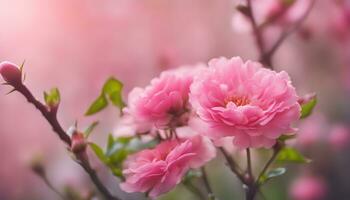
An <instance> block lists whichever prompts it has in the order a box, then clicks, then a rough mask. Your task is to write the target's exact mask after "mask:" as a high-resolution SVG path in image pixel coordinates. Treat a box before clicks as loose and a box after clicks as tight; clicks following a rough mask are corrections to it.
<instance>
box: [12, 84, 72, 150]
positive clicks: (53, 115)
mask: <svg viewBox="0 0 350 200" xmlns="http://www.w3.org/2000/svg"><path fill="white" fill-rule="evenodd" d="M15 90H17V91H18V92H20V93H21V94H22V95H23V96H24V97H25V98H26V99H27V101H28V102H29V103H31V104H33V105H34V106H35V107H36V108H37V109H38V110H39V111H40V112H41V114H42V115H43V116H44V117H45V119H46V120H47V121H48V122H49V124H50V125H51V127H52V129H53V131H54V132H55V133H57V135H58V136H59V138H60V139H61V140H62V141H63V142H64V143H66V144H67V145H68V146H70V145H71V139H70V137H69V136H68V135H67V134H66V132H65V131H64V130H63V128H62V127H61V125H60V124H59V122H58V120H57V110H49V109H48V108H47V107H46V106H45V105H44V104H42V103H41V102H40V101H38V100H36V99H35V97H34V96H33V94H32V93H31V92H30V91H29V89H28V88H27V87H26V86H25V85H23V84H20V85H18V86H16V87H15Z"/></svg>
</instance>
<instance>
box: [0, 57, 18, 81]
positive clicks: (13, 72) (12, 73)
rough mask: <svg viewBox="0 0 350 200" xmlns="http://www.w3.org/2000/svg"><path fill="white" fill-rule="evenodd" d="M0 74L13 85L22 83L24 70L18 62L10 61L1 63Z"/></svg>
mask: <svg viewBox="0 0 350 200" xmlns="http://www.w3.org/2000/svg"><path fill="white" fill-rule="evenodd" d="M0 74H1V76H2V78H3V79H4V80H5V81H6V82H7V83H9V84H10V85H12V86H15V85H18V84H22V72H21V70H20V68H19V67H18V66H17V65H16V64H13V63H11V62H8V61H4V62H2V63H0Z"/></svg>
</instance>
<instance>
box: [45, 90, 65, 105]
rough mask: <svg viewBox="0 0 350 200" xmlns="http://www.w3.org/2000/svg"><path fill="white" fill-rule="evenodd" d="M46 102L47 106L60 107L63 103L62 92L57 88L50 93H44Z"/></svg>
mask: <svg viewBox="0 0 350 200" xmlns="http://www.w3.org/2000/svg"><path fill="white" fill-rule="evenodd" d="M44 100H45V103H46V105H47V106H49V107H54V106H58V104H59V103H60V101H61V97H60V91H59V90H58V89H57V88H52V89H51V90H50V91H49V92H44Z"/></svg>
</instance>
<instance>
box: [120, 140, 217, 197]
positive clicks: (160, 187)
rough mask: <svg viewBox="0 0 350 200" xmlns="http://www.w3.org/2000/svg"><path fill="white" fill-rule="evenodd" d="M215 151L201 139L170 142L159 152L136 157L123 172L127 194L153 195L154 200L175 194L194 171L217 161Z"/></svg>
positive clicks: (160, 147) (157, 148)
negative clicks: (161, 196)
mask: <svg viewBox="0 0 350 200" xmlns="http://www.w3.org/2000/svg"><path fill="white" fill-rule="evenodd" d="M215 154H216V153H215V148H214V146H212V145H211V143H210V141H209V140H208V139H207V138H204V137H201V136H199V135H197V136H194V137H192V138H189V139H183V140H175V139H174V140H168V141H165V142H162V143H160V144H159V145H158V146H157V147H156V148H154V149H151V150H144V151H141V152H139V153H136V154H134V155H132V156H130V157H129V158H128V160H127V161H126V169H125V170H124V171H123V173H124V175H125V176H126V182H124V183H122V184H121V188H122V189H123V190H124V191H126V192H149V196H150V197H151V198H155V197H157V196H159V195H160V194H163V193H166V192H168V191H169V190H171V189H172V188H173V187H175V185H177V184H178V183H180V181H181V179H182V177H183V176H184V174H185V173H186V172H187V171H188V170H189V169H191V168H193V169H194V168H199V167H201V166H203V165H204V164H205V163H206V162H208V161H209V160H211V159H212V158H214V157H215Z"/></svg>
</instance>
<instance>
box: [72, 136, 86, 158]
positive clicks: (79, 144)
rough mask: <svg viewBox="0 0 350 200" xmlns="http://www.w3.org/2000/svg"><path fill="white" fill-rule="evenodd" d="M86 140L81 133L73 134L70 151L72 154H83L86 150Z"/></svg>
mask: <svg viewBox="0 0 350 200" xmlns="http://www.w3.org/2000/svg"><path fill="white" fill-rule="evenodd" d="M86 146H87V143H86V140H85V137H84V134H83V133H79V132H75V133H73V135H72V146H71V150H72V152H73V153H74V154H79V153H81V152H85V150H86Z"/></svg>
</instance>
